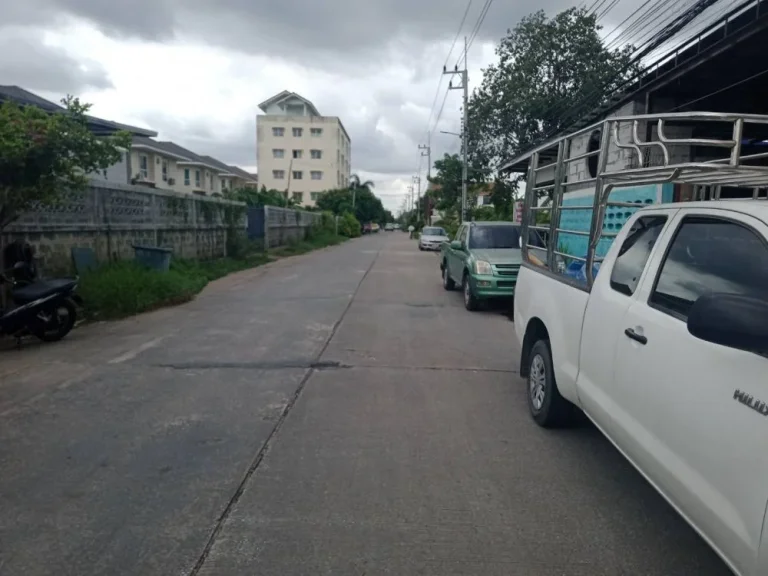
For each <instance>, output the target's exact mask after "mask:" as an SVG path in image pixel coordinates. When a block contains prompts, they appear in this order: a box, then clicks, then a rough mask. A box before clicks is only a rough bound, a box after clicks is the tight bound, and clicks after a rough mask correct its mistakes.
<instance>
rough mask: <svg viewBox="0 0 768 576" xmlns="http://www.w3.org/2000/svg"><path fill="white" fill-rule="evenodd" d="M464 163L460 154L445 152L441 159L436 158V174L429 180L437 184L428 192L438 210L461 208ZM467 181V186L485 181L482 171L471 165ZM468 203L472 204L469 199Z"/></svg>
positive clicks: (458, 209)
mask: <svg viewBox="0 0 768 576" xmlns="http://www.w3.org/2000/svg"><path fill="white" fill-rule="evenodd" d="M462 165H463V163H462V160H461V158H460V157H459V155H458V154H445V155H444V156H443V157H442V158H441V159H439V160H435V165H434V168H435V175H434V176H432V177H431V178H430V179H429V181H430V182H431V183H432V184H435V185H436V186H434V187H433V188H432V189H431V190H429V192H428V194H429V195H430V196H431V197H432V199H433V200H434V204H435V207H436V208H437V209H438V210H441V211H455V212H456V213H459V211H460V210H461V176H462ZM467 181H468V186H467V188H471V187H472V186H473V185H476V184H480V183H482V182H483V181H484V179H483V176H482V172H480V171H479V170H477V169H475V168H474V167H472V166H469V168H468V170H467ZM468 195H469V193H468ZM468 204H470V202H469V201H468Z"/></svg>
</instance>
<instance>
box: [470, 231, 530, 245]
mask: <svg viewBox="0 0 768 576" xmlns="http://www.w3.org/2000/svg"><path fill="white" fill-rule="evenodd" d="M469 246H470V248H520V227H519V226H473V227H472V230H471V232H470V234H469Z"/></svg>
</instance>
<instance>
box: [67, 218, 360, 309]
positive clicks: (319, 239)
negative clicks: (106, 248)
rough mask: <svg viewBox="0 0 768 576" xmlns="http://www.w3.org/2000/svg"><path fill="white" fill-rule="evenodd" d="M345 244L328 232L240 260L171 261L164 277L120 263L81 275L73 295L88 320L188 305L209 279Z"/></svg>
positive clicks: (249, 255)
mask: <svg viewBox="0 0 768 576" xmlns="http://www.w3.org/2000/svg"><path fill="white" fill-rule="evenodd" d="M344 240H346V238H344V237H342V236H336V235H335V234H330V233H320V234H315V235H314V236H313V237H312V238H311V239H309V240H305V241H302V242H296V243H293V244H290V245H288V246H284V247H281V248H277V249H274V250H270V252H269V255H267V254H265V253H264V252H254V251H250V252H247V253H246V254H245V255H244V256H243V257H242V258H220V259H217V260H208V261H199V260H177V259H173V260H172V261H171V268H170V270H169V271H168V272H157V271H155V270H149V269H147V268H144V267H143V266H141V265H139V264H137V263H136V262H134V261H130V260H125V261H119V262H112V263H109V264H105V265H103V266H100V267H99V268H98V269H97V270H94V271H93V272H88V273H86V274H84V275H83V276H81V278H80V283H79V285H78V289H77V291H78V293H79V294H80V296H82V298H83V301H84V303H85V317H86V319H89V320H114V319H118V318H124V317H126V316H132V315H134V314H140V313H142V312H147V311H149V310H155V309H157V308H162V307H164V306H173V305H176V304H182V303H184V302H189V301H190V300H192V299H193V298H194V297H195V296H196V295H197V294H199V293H200V292H201V291H202V290H203V288H205V286H206V285H207V284H208V283H209V282H212V281H213V280H217V279H219V278H222V277H224V276H227V275H228V274H232V273H233V272H239V271H241V270H246V269H248V268H255V267H256V266H261V265H262V264H266V263H267V262H269V261H270V260H272V259H273V257H278V258H279V257H284V256H294V255H296V254H304V253H306V252H310V251H312V250H316V249H318V248H324V247H326V246H333V245H335V244H339V243H341V242H343V241H344Z"/></svg>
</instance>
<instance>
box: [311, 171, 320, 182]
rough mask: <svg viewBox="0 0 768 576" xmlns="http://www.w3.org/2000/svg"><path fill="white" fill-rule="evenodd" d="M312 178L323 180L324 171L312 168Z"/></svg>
mask: <svg viewBox="0 0 768 576" xmlns="http://www.w3.org/2000/svg"><path fill="white" fill-rule="evenodd" d="M309 174H310V176H311V178H312V180H322V179H323V173H322V172H321V171H320V170H312V172H310V173H309Z"/></svg>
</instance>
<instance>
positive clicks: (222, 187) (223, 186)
mask: <svg viewBox="0 0 768 576" xmlns="http://www.w3.org/2000/svg"><path fill="white" fill-rule="evenodd" d="M221 189H222V190H226V189H227V181H226V180H223V179H222V181H221Z"/></svg>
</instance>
